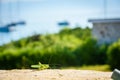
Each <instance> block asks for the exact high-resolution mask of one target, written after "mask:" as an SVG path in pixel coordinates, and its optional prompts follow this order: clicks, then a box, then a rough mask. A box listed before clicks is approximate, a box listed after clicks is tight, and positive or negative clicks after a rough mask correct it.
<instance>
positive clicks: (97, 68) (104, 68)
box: [62, 65, 111, 71]
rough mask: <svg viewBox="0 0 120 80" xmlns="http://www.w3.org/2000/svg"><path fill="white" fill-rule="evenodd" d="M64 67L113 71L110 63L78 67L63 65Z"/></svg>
mask: <svg viewBox="0 0 120 80" xmlns="http://www.w3.org/2000/svg"><path fill="white" fill-rule="evenodd" d="M62 69H77V70H96V71H111V70H110V66H109V65H90V66H86V65H84V66H76V67H63V68H62Z"/></svg>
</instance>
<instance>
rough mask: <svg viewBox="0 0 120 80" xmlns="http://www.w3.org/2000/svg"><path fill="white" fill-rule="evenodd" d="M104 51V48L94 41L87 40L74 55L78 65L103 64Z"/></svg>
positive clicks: (104, 61)
mask: <svg viewBox="0 0 120 80" xmlns="http://www.w3.org/2000/svg"><path fill="white" fill-rule="evenodd" d="M106 50H107V48H106V46H99V45H97V41H96V40H95V39H92V38H88V39H86V40H85V41H84V42H83V44H82V45H80V46H79V47H78V48H77V49H76V50H75V52H74V53H75V55H76V57H77V61H78V65H94V64H105V63H106Z"/></svg>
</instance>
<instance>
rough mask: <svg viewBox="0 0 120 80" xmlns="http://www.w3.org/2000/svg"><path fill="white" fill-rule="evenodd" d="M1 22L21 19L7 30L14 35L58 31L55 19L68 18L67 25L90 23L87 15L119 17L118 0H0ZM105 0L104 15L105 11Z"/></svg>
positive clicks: (92, 17)
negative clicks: (23, 22)
mask: <svg viewBox="0 0 120 80" xmlns="http://www.w3.org/2000/svg"><path fill="white" fill-rule="evenodd" d="M0 1H1V2H0V17H1V18H0V25H1V24H2V25H4V24H7V23H10V22H15V21H20V20H24V21H26V23H27V24H26V25H25V26H24V27H22V28H21V27H17V28H16V31H14V32H12V33H10V34H11V35H12V36H13V37H12V39H13V38H14V37H15V36H17V39H19V38H20V37H23V36H25V35H26V36H28V35H32V34H34V33H54V32H58V31H59V29H60V28H59V26H58V25H57V23H58V22H62V21H68V22H69V23H70V28H74V27H76V25H79V26H81V27H83V28H84V27H86V26H89V27H92V24H91V23H89V22H88V19H96V18H97V19H99V18H120V0H0ZM104 1H106V8H105V10H106V15H105V14H104Z"/></svg>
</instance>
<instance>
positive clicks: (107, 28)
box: [92, 22, 120, 43]
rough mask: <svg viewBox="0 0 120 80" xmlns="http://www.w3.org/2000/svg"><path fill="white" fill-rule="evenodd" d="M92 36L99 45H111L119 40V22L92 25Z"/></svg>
mask: <svg viewBox="0 0 120 80" xmlns="http://www.w3.org/2000/svg"><path fill="white" fill-rule="evenodd" d="M92 34H93V36H94V37H95V38H96V39H98V42H99V43H111V42H114V41H116V40H118V39H119V38H120V22H117V23H93V30H92Z"/></svg>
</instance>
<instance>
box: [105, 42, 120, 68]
mask: <svg viewBox="0 0 120 80" xmlns="http://www.w3.org/2000/svg"><path fill="white" fill-rule="evenodd" d="M107 56H108V64H109V65H110V66H111V69H112V70H113V69H115V68H117V69H120V40H119V41H117V42H114V43H113V44H111V45H110V46H109V48H108V51H107Z"/></svg>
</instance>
